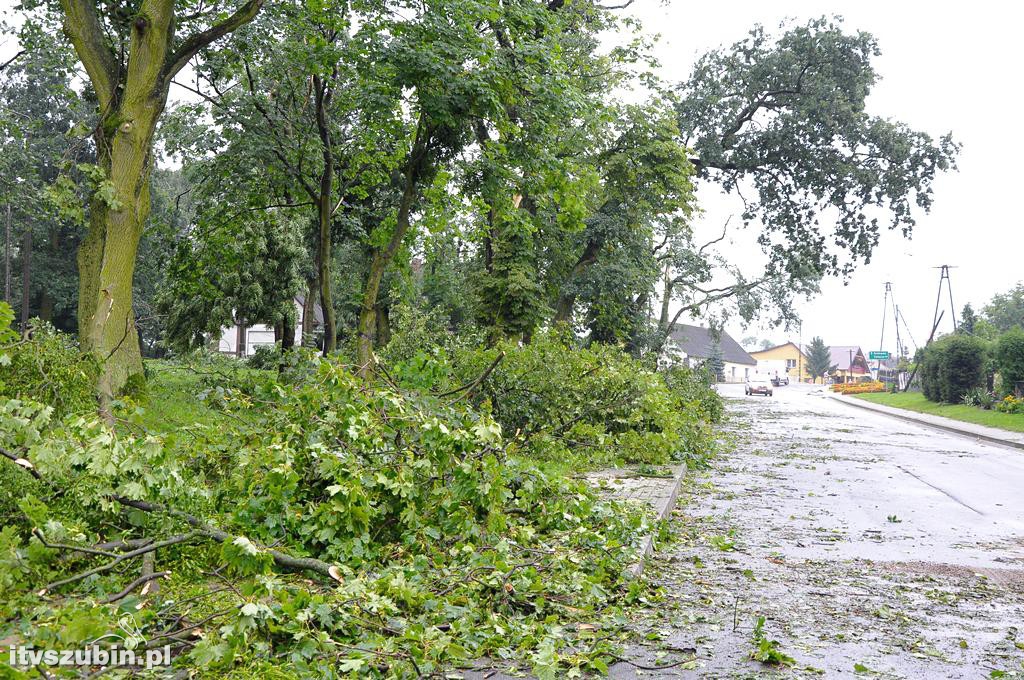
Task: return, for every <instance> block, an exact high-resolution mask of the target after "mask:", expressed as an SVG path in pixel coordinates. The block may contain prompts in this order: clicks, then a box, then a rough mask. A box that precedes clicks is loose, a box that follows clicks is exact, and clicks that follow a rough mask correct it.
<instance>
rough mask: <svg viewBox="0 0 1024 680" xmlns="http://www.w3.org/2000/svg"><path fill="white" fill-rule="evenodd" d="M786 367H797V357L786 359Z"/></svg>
mask: <svg viewBox="0 0 1024 680" xmlns="http://www.w3.org/2000/svg"><path fill="white" fill-rule="evenodd" d="M786 368H787V369H789V368H796V359H786Z"/></svg>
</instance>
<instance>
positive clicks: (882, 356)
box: [868, 352, 891, 360]
mask: <svg viewBox="0 0 1024 680" xmlns="http://www.w3.org/2000/svg"><path fill="white" fill-rule="evenodd" d="M890 356H891V355H890V354H889V353H888V352H868V358H869V359H872V360H874V359H888V358H889V357H890Z"/></svg>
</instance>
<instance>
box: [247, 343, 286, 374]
mask: <svg viewBox="0 0 1024 680" xmlns="http://www.w3.org/2000/svg"><path fill="white" fill-rule="evenodd" d="M245 363H246V365H247V366H248V367H249V368H255V369H257V370H260V371H276V370H277V367H278V366H280V365H281V346H280V345H276V344H275V345H260V346H259V347H257V348H256V351H255V352H253V353H252V356H251V357H249V358H248V359H246V361H245Z"/></svg>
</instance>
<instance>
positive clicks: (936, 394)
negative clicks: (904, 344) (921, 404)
mask: <svg viewBox="0 0 1024 680" xmlns="http://www.w3.org/2000/svg"><path fill="white" fill-rule="evenodd" d="M985 351H986V350H985V343H984V342H982V341H981V340H979V339H978V338H975V337H971V336H968V335H947V336H946V337H944V338H942V339H940V340H937V341H935V342H933V343H932V344H931V345H929V346H928V347H927V348H925V350H924V357H923V359H922V361H921V368H920V374H921V390H922V391H923V392H924V396H925V398H926V399H928V400H929V401H935V402H945V403H947V404H959V403H960V402H961V401H963V398H964V395H965V394H967V393H968V392H969V391H971V390H972V389H974V388H976V387H983V386H984V385H985V372H984V368H983V367H984V363H985Z"/></svg>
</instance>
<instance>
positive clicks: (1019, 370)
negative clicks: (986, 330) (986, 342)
mask: <svg viewBox="0 0 1024 680" xmlns="http://www.w3.org/2000/svg"><path fill="white" fill-rule="evenodd" d="M994 354H995V357H994V358H995V363H996V367H997V368H998V370H999V381H1000V383H1001V386H1002V391H1003V393H1004V394H1019V391H1018V388H1019V387H1021V386H1024V329H1021V328H1013V329H1011V330H1009V331H1007V332H1006V333H1003V335H1002V336H1001V337H1000V338H999V340H998V341H997V342H996V346H995V353H994Z"/></svg>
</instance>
